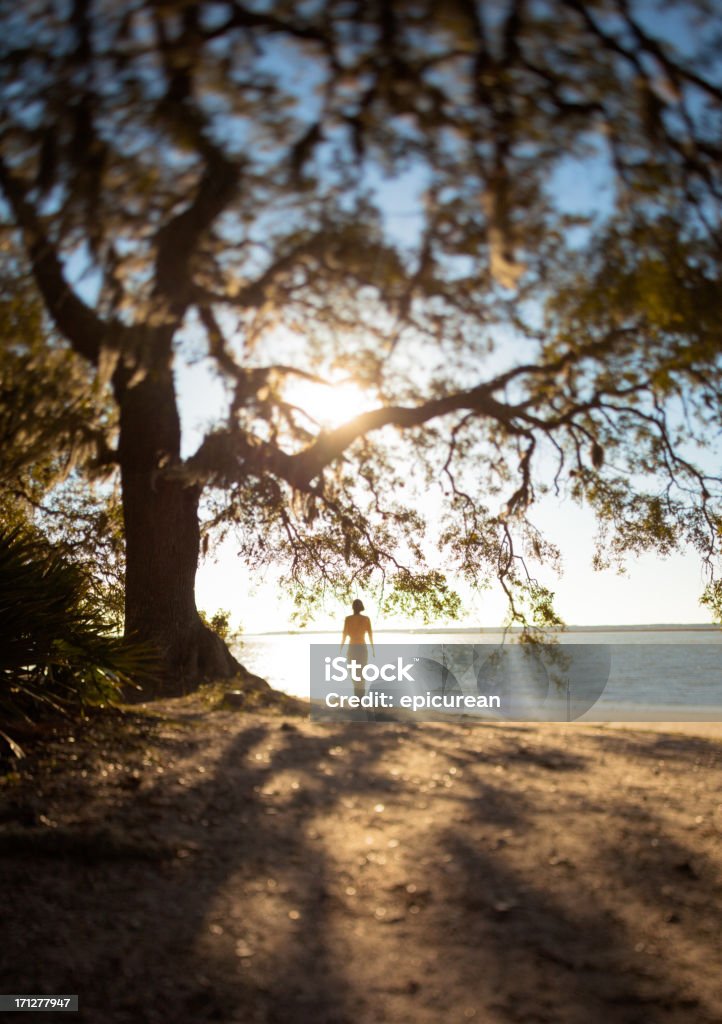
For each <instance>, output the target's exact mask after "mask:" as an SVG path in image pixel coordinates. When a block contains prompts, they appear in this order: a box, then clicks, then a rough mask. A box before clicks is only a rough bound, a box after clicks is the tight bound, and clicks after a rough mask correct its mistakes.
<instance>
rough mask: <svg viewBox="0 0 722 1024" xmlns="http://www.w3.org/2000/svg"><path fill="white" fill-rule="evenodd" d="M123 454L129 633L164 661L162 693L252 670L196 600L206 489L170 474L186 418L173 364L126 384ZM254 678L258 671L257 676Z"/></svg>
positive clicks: (122, 414) (122, 412)
mask: <svg viewBox="0 0 722 1024" xmlns="http://www.w3.org/2000/svg"><path fill="white" fill-rule="evenodd" d="M119 454H120V466H121V480H122V488H123V515H124V520H125V543H126V591H125V628H126V635H127V636H129V637H130V636H133V637H137V638H138V639H140V640H143V641H146V642H148V643H150V644H151V645H152V646H153V647H154V648H155V649H156V650H157V652H158V654H159V656H160V659H161V666H162V675H161V680H160V684H159V686H158V692H160V693H163V694H179V693H187V692H188V691H190V690H192V689H193V688H194V687H195V686H197V685H198V684H199V683H200V682H202V681H203V680H207V679H225V678H230V677H232V676H235V675H240V676H241V677H242V678H243V679H248V678H249V674H248V673H247V672H246V670H245V669H244V668H243V667H242V666H241V665H240V664H239V663H238V662H237V661H236V659H235V658H234V657H233V655H232V654H231V653H230V651H229V650H228V648H227V647H226V645H225V643H224V642H223V641H222V640H221V639H220V637H218V636H217V635H216V634H215V633H213V632H212V630H210V629H208V627H207V626H205V625H204V624H203V622H202V621H201V619H200V616H199V615H198V611H197V609H196V603H195V576H196V569H197V566H198V556H199V547H200V528H199V522H198V503H199V500H200V488H199V487H197V486H187V485H184V484H183V483H182V482H181V481H179V480H173V479H167V478H166V477H165V475H164V473H163V467H164V466H168V465H173V464H174V463H177V461H178V458H179V455H180V423H179V418H178V411H177V408H176V400H175V389H174V386H173V378H172V373H171V370H170V368H167V367H164V368H162V369H161V370H151V371H149V372H148V373H147V374H146V376H145V377H144V378H143V380H142V381H140V382H139V383H137V384H135V385H129V386H127V387H126V388H124V390H123V394H122V401H121V402H120V439H119ZM251 678H253V679H256V678H257V677H251Z"/></svg>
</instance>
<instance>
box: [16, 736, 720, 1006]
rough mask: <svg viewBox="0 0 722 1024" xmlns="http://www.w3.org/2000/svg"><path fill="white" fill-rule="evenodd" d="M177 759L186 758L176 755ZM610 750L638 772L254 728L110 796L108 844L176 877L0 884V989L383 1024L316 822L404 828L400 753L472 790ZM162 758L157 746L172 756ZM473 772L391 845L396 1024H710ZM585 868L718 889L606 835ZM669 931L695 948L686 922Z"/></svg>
mask: <svg viewBox="0 0 722 1024" xmlns="http://www.w3.org/2000/svg"><path fill="white" fill-rule="evenodd" d="M462 738H463V737H462ZM186 739H187V737H186ZM186 739H184V740H183V742H182V743H181V742H180V741H179V749H180V748H181V747H182V748H183V750H184V752H185V753H186V754H187V753H188V747H187V744H186ZM605 739H607V740H609V741H610V742H608V743H607V749H608V751H609V752H610V754H614V755H617V754H618V755H620V756H628V755H629V754H630V753H631V754H633V755H634V756H637V755H636V751H635V744H637V745H640V741H639V740H638V739H637V738H636V737H634V736H632V737H630V739H629V740H622V741H621V746H615V744H618V743H619V742H620V741H619V740H618V737H616V736H614V737H613V736H609V737H599V738H598V737H597V736H596V735H595V736H594V737H593V739H592V738H590V737H587V739H586V740H585V741H584V742H580V744H579V746H580V748H581V752H579V751H576V752H572V751H568V750H566V749H563V748H559V747H558V746H555V745H554V744H548V743H545V742H544V741H543V740H542V739H541V737H539V736H538V735H536V736H535V737H533V742H532V744H531V746H520V745H519V738H518V736H516V735H508V736H507V735H500V734H499V733H498V732H497V733H496V739H495V746H494V749H490V750H474V749H470V750H463V749H458V747H457V748H455V749H454V750H453V751H449V750H445V751H444V753H443V759H439V758H434V759H433V761H432V759H431V757H430V755H431V753H432V752H433V751H434V750H435V747H434V737H433V735H431V734H430V735H429V736H428V737H427V736H426V735H421V731H420V730H411V729H409V728H407V727H406V726H403V725H396V724H388V725H383V726H378V725H377V726H365V725H355V724H347V725H334V726H330V725H327V726H326V727H325V728H324V730H323V732H322V734H320V735H319V734H318V733H317V732H314V733H311V734H307V733H306V732H305V731H304V728H303V727H299V728H296V727H295V726H293V725H290V724H289V723H284V724H281V725H279V723H278V721H277V720H274V719H272V718H264V719H261V718H259V719H258V720H257V721H255V722H253V723H252V724H249V725H248V726H247V727H245V728H243V729H242V730H241V731H240V732H239V733H238V735H237V736H236V737H235V738H233V739H232V740H230V741H229V742H228V744H227V746H226V748H225V750H224V752H223V754H222V756H221V758H220V759H219V761H218V762H217V763H216V764H215V765H213V767H212V769H210V770H208V771H207V772H205V773H204V774H198V775H197V776H196V779H195V781H194V782H193V784H191V785H186V786H185V787H181V786H180V785H179V782H178V780H177V779H174V778H171V776H170V774H169V775H167V776H165V777H162V778H161V779H159V780H157V781H156V782H155V783H154V784H153V785H152V786H150V787H149V788H148V789H147V790H141V791H139V792H138V793H135V794H132V793H124V794H123V795H122V797H120V798H119V802H118V805H117V808H116V810H115V811H114V812H113V815H112V819H113V820H112V824H114V825H115V827H117V828H122V827H126V828H127V829H129V830H131V829H132V830H137V829H138V828H140V827H145V828H146V829H147V831H148V832H149V833H150V834H151V835H158V836H161V837H162V838H163V840H164V842H165V844H166V846H167V847H169V848H170V849H172V850H175V854H174V855H173V856H172V857H169V858H166V859H160V860H158V861H156V862H152V863H150V864H147V863H142V862H140V861H136V860H132V859H130V860H126V861H117V862H111V861H108V860H106V859H103V858H102V857H101V858H96V859H95V860H92V859H91V860H88V861H86V862H83V861H78V860H77V859H73V858H68V859H65V860H62V859H61V860H58V861H55V862H53V863H52V867H51V868H50V869H48V867H47V861H46V862H45V864H46V867H43V866H42V864H41V863H39V862H38V861H37V860H34V859H32V860H30V861H29V862H26V863H23V862H21V861H19V860H11V861H9V862H6V863H5V864H4V865H3V866H4V867H7V868H8V870H7V872H6V878H7V885H8V898H7V900H6V904H5V913H4V915H3V916H4V921H3V937H4V941H5V948H6V951H7V952H8V953H12V956H8V960H7V963H8V965H10V960H11V959H12V961H13V963H12V964H11V965H10V966H11V969H12V971H14V972H15V973H11V971H9V969H8V967H6V968H4V969H2V970H0V984H2V985H3V986H4V990H5V991H19V990H21V989H24V990H25V991H36V992H59V991H64V992H68V991H74V992H78V993H79V995H80V997H81V1014H80V1019H81V1020H87V1021H89V1022H92V1024H95V1022H96V1021H103V1022H107V1024H166V1022H168V1024H170V1022H173V1024H175V1022H178V1024H186V1022H187V1024H196V1022H198V1024H203V1022H206V1021H221V1022H227V1024H232V1022H238V1024H240V1022H244V1024H246V1022H248V1024H254V1022H259V1024H289V1022H293V1024H296V1022H298V1024H307V1022H308V1024H311V1022H312V1021H313V1022H314V1024H316V1022H320V1024H324V1022H326V1024H359V1022H361V1021H363V1022H364V1024H366V1022H369V1024H370V1022H371V1021H373V1022H374V1024H376V1021H377V1020H382V1019H384V1016H385V1014H382V1015H381V1016H379V1011H378V998H379V997H378V996H372V995H369V996H368V997H367V993H365V992H364V991H363V990H362V988H361V987H360V985H359V983H358V979H357V977H356V964H355V962H354V958H353V952H352V949H353V942H354V936H353V935H342V934H341V931H343V929H344V927H345V925H346V924H348V923H349V920H348V918H344V911H343V899H342V893H341V889H342V887H343V885H344V880H343V871H341V873H340V872H339V863H338V857H336V856H334V851H333V850H332V849H329V848H328V847H325V846H324V844H323V843H322V842H321V841H320V837H319V833H318V829H317V827H316V819H319V820H321V819H322V820H324V821H328V820H329V819H333V820H334V821H335V822H337V823H338V827H339V828H340V827H341V825H342V821H343V814H344V812H345V808H346V806H347V804H348V803H349V802H354V801H355V802H357V803H358V802H360V801H367V802H368V804H369V806H371V805H372V804H373V803H375V802H376V801H378V800H379V795H380V794H384V796H385V798H386V799H388V800H389V802H391V801H397V802H398V804H399V814H402V812H403V810H404V808H405V807H409V809H410V805H411V803H412V801H413V799H414V798H415V794H414V792H413V791H412V790H411V789H410V786H409V783H408V782H407V781H405V780H404V778H403V776H396V777H394V776H392V775H390V774H389V771H388V763H389V759H390V758H392V757H393V756H394V754H395V752H396V749H397V746H398V744H399V742H400V741H403V742H409V741H410V742H412V744H413V751H414V754H415V755H418V754H419V753H420V754H421V756H422V758H423V755H424V752H426V753H428V754H429V761H428V764H429V774H430V775H431V774H432V773H433V772H434V771H435V770H436V768H435V767H434V766H435V765H436V767H440V763H439V762H440V760H443V763H444V765H446V766H453V767H457V768H458V769H459V770H461V771H462V772H463V773H464V777H465V778H466V776H467V775H468V774H469V770H470V768H471V767H472V766H473V764H474V763H475V762H476V763H478V764H480V765H481V766H482V769H485V768H491V766H492V764H493V763H495V762H497V761H499V760H504V761H505V762H506V763H507V764H508V765H510V766H511V767H512V769H513V768H518V769H520V770H521V769H524V768H525V767H527V766H528V767H529V768H530V769H531V776H530V777H531V778H532V780H533V778H538V779H539V780H540V781H543V780H546V779H553V778H555V776H557V773H558V777H559V779H560V780H566V779H573V778H574V777H575V774H579V775H580V776H581V775H582V774H583V773H585V772H588V771H590V770H591V769H592V768H593V766H594V751H595V749H598V748H599V742H598V740H605ZM183 744H186V745H185V746H183ZM625 744H626V745H627V746H626V747H625ZM472 745H473V744H472ZM641 746H644V747H646V746H647V744H646V742H642V743H641ZM650 746H651V745H650ZM173 750H174V742H173V741H172V740H169V741H168V745H167V751H168V754H169V756H171V755H172V753H173ZM421 764H422V767H423V764H424V762H423V760H422V762H421ZM471 774H472V782H471V783H470V784H468V785H465V787H464V788H463V790H460V791H459V792H455V791H451V790H443V789H434V790H432V791H430V792H429V793H425V794H424V798H425V800H426V801H428V803H430V804H431V808H430V812H429V813H430V817H431V819H432V820H431V825H430V826H429V827H428V828H427V830H426V831H425V832H424V833H419V835H417V836H414V835H413V834H410V833H411V828H412V826H411V825H409V824H406V823H405V820H404V824H403V828H405V829H406V832H403V830H402V826H400V833H399V834H400V835H401V836H402V838H403V839H405V840H406V839H408V841H409V846H410V848H411V850H410V852H409V854H408V855H407V856H408V858H409V874H410V876H411V877H413V878H414V879H417V880H418V879H421V880H422V882H421V884H419V885H418V886H417V887H415V891H413V892H411V891H410V890H411V889H412V888H414V887H410V886H408V887H404V886H402V887H401V889H400V890H399V894H398V899H399V901H400V902H403V904H404V908H403V910H402V912H401V913H400V915H399V921H398V924H396V925H393V926H392V927H393V928H395V929H396V931H394V932H388V931H387V932H386V933H385V934H386V935H391V936H392V938H391V939H389V940H387V947H389V948H393V949H395V950H396V956H397V962H395V963H394V965H393V968H392V967H391V965H390V966H389V973H392V971H393V974H394V976H395V977H396V978H397V981H398V985H397V988H398V991H396V994H395V995H393V1000H394V1003H393V1009H392V1010H389V1014H388V1019H390V1020H394V1021H397V1022H399V1024H401V1022H404V1024H405V1022H406V1021H422V1022H424V1024H426V1022H427V1021H431V1022H435V1021H436V1020H440V1019H449V1020H454V1021H456V1020H462V1019H464V1017H463V1013H464V1012H466V1011H467V1010H474V1011H475V1013H476V1019H481V1020H493V1021H495V1022H497V1021H498V1022H504V1024H506V1022H514V1021H518V1022H522V1021H523V1022H528V1024H534V1022H536V1024H540V1022H547V1024H577V1022H578V1024H682V1022H684V1024H687V1021H689V1020H690V1019H691V1018H690V1017H689V1013H690V1012H691V1011H692V1010H694V1014H695V1017H694V1019H695V1024H696V1022H697V1021H699V1022H702V1021H707V1020H710V1021H711V1020H712V1019H713V1014H712V1011H711V1009H710V1008H709V1007H708V1006H707V1004H706V1003H705V1002H704V1000H699V1001H698V1002H697V1003H695V1002H694V1001H693V1000H692V999H691V997H689V996H688V995H685V993H684V992H683V991H682V990H681V989H680V987H679V986H678V985H675V984H674V983H673V982H671V981H670V980H669V979H666V978H664V977H663V976H662V975H660V970H659V969H655V968H654V966H652V967H650V963H649V961H648V960H647V959H646V958H645V956H644V954H642V953H640V952H637V951H636V950H635V946H636V945H637V944H638V935H637V934H635V932H634V929H630V927H629V925H628V924H625V921H624V920H623V919H622V918H621V917H620V916H619V915H618V914H617V915H613V914H610V913H609V912H608V910H607V909H606V906H605V902H604V900H603V899H602V898H601V897H593V896H592V895H591V894H590V893H589V892H588V890H587V886H586V882H585V879H584V878H583V877H578V876H576V875H575V874H574V868H573V866H565V865H564V864H559V865H556V866H555V867H552V866H551V865H550V864H549V863H547V862H546V861H544V862H543V863H540V864H539V865H534V864H532V863H530V862H529V860H528V858H527V859H525V858H524V856H523V848H524V844H525V843H526V844H527V845H528V846H529V848H534V845H535V840H537V839H539V836H538V835H535V830H537V831H538V830H540V829H541V830H544V829H545V828H546V826H547V822H546V821H544V822H542V823H541V824H540V823H539V818H538V814H537V813H536V807H535V802H534V792H533V789H532V790H531V791H527V792H522V791H521V790H520V789H519V788H518V787H517V786H516V785H515V784H512V785H510V784H509V783H508V782H507V777H505V776H494V775H492V774H491V772H490V773H489V774H488V775H484V774H482V773H471ZM169 787H170V788H171V789H172V790H173V791H172V793H169ZM582 806H583V805H581V804H580V807H582ZM615 807H616V808H617V810H618V812H619V820H620V822H621V823H629V822H633V823H634V825H633V827H634V828H635V830H636V833H637V835H638V836H640V837H641V836H642V834H643V833H644V832H645V830H649V834H650V836H651V835H653V834H654V835H658V834H659V832H660V830H661V829H663V825H662V824H661V823H660V822H659V821H657V820H656V818H655V815H654V812H653V810H650V809H649V808H645V807H643V806H641V805H640V804H639V803H638V802H637V801H634V800H631V799H629V798H628V796H627V795H625V794H624V793H620V795H619V797H618V798H617V799H616V800H615ZM402 817H403V814H402ZM577 827H581V826H580V825H577ZM502 829H506V830H508V831H509V832H513V838H512V839H510V840H509V844H511V849H510V848H508V846H505V845H504V843H502V842H500V841H499V840H498V838H497V839H495V838H494V837H498V835H499V833H500V830H502ZM645 834H646V833H645ZM544 840H545V842H544V843H541V842H537V843H536V847H537V848H542V847H543V846H544V845H545V843H546V845H548V837H547V836H546V834H544ZM515 844H516V845H515ZM596 856H597V859H598V862H599V865H600V868H601V870H602V871H605V872H606V873H607V874H608V876H609V883H608V884H609V885H610V886H616V887H618V888H620V889H621V890H623V891H624V893H625V894H627V895H628V897H629V899H630V900H634V901H637V902H638V903H639V904H640V905H643V906H645V907H654V904H655V898H657V899H658V895H657V896H655V894H658V891H659V890H660V889H661V888H662V887H663V886H664V885H670V884H674V883H675V882H676V883H678V884H679V885H680V886H682V887H685V886H686V887H687V888H688V889H689V890H690V891H693V890H694V887H695V885H696V883H697V880H696V879H695V878H694V877H693V876H692V875H690V876H689V877H687V874H686V873H689V872H692V873H697V872H699V873H701V876H702V877H703V878H704V879H707V878H711V877H712V872H713V870H714V866H713V865H712V864H711V863H710V864H708V863H707V862H706V861H701V860H700V858H699V856H695V857H694V858H693V856H692V854H691V852H690V851H689V850H688V849H687V848H685V847H684V845H683V844H681V843H679V842H677V846H676V848H675V849H674V850H673V851H672V852H671V854H670V857H671V859H670V858H667V859H665V860H664V862H662V861H660V862H657V861H656V859H655V857H654V856H650V857H649V858H648V860H647V861H646V862H645V865H644V867H645V870H644V871H642V872H640V871H639V865H638V864H636V865H634V864H631V863H629V862H627V861H626V860H625V849H624V848H619V847H618V846H616V845H615V837H614V836H612V835H610V836H609V837H608V838H606V839H604V840H603V841H599V840H598V839H597V849H596ZM685 864H686V865H687V867H685V866H684V865H685ZM675 865H679V867H677V866H675ZM553 871H554V872H557V874H554V875H553V877H552V874H551V873H552V872H553ZM670 871H671V872H672V876H671V879H672V880H671V881H670ZM559 872H561V874H559ZM676 876H679V877H676ZM29 885H32V886H33V887H34V889H35V890H36V895H35V899H34V903H33V906H34V907H36V908H38V907H39V908H40V910H41V911H42V910H43V908H45V913H42V912H41V913H39V914H38V913H36V915H35V916H34V918H33V919H32V920H29V919H28V917H27V915H24V913H23V893H24V892H25V891H27V887H28V886H29ZM424 889H426V890H428V891H426V893H424V891H423V890H424ZM407 912H408V913H409V914H414V915H415V917H414V921H413V922H412V921H411V918H410V917H409V918H406V917H405V916H404V915H405V914H406V913H407ZM412 924H413V928H412ZM371 926H372V927H371V940H369V938H368V936H367V937H366V939H365V945H364V946H363V947H362V948H363V949H365V950H366V953H367V954H368V948H369V945H368V944H369V941H373V934H374V933H373V922H371ZM679 927H680V930H681V931H683V933H684V934H688V935H690V936H694V937H695V939H696V940H698V941H699V940H700V936H699V934H698V933H697V932H695V931H694V927H693V923H692V922H691V921H686V920H683V921H680V923H679ZM684 929H687V930H686V931H684ZM419 934H420V935H421V940H420V941H419ZM702 941H706V940H704V937H702ZM412 942H413V943H415V945H414V947H413V949H412V946H411V943H412ZM389 943H390V946H389ZM350 950H351V952H350ZM412 953H413V957H416V958H417V959H419V958H420V960H421V964H422V965H421V967H420V968H419V967H418V965H417V966H412V965H411V960H412V958H413V957H412ZM20 964H22V965H23V966H22V969H21V970H20V968H19V965H20ZM18 971H20V973H19V974H18ZM425 972H428V974H429V980H428V981H427V978H426V974H425ZM419 975H420V977H419ZM447 989H448V995H447V996H446V1004H444V998H445V991H446V990H447ZM452 993H453V994H452ZM459 993H462V996H459ZM467 995H468V998H467ZM389 998H391V997H389ZM374 1000H375V1001H374ZM459 1000H461V1001H459ZM685 1000H686V1001H685ZM8 1019H12V1017H11V1018H8ZM18 1019H21V1018H19V1017H18ZM22 1019H24V1018H22ZM50 1019H52V1015H51V1018H50Z"/></svg>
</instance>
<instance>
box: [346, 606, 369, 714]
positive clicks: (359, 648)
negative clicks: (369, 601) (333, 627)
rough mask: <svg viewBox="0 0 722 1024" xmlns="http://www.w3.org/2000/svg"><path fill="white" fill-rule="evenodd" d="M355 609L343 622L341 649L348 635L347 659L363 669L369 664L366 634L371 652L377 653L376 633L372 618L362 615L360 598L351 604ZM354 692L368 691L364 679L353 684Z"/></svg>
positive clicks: (359, 695)
mask: <svg viewBox="0 0 722 1024" xmlns="http://www.w3.org/2000/svg"><path fill="white" fill-rule="evenodd" d="M351 608H352V609H353V615H347V616H346V619H345V621H344V624H343V635H342V637H341V650H343V645H344V644H345V643H346V637H348V650H347V652H346V660H347V661H348V662H349V663H350V662H352V661H355V662H356V664H357V665H360V666H361V668H360V669H359V671H362V670H363V667H364V666H365V665H367V664H368V660H369V651H368V647H367V646H366V636H367V635H368V638H369V643H370V644H371V653H372V654H376V651H375V650H374V635H373V630H372V629H371V619H370V618H369V617H368V615H362V614H361V612H362V611H363V610H364V606H363V601H359V599H358V598H356V600H355V601H354V602H353V604H352V605H351ZM353 692H354V693H355V694H356V696H357V697H363V695H364V693H365V692H366V690H365V686H364V682H363V680H362V679H361V680H359V682H357V683H356V682H355V683H354V684H353Z"/></svg>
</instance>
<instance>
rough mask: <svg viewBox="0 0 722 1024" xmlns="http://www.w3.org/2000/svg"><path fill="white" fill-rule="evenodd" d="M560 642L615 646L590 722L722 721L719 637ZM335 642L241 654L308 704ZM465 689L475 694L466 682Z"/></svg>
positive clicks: (404, 639)
mask: <svg viewBox="0 0 722 1024" xmlns="http://www.w3.org/2000/svg"><path fill="white" fill-rule="evenodd" d="M502 639H503V634H502V633H501V632H498V633H496V632H478V631H476V632H472V631H469V632H456V631H448V632H438V633H427V632H423V631H399V632H386V633H384V632H379V633H377V634H376V646H377V648H378V647H380V646H381V645H392V644H393V645H398V644H403V645H405V646H408V645H416V644H418V645H424V646H427V645H429V646H432V645H433V647H434V649H435V650H437V651H438V650H440V649H441V646H442V645H443V647H444V648H445V649H447V651H448V648H449V645H466V647H467V648H468V647H469V645H474V646H477V645H494V646H497V647H498V646H499V645H500V644H501V642H502ZM510 639H511V640H512V642H513V636H512V637H509V636H508V637H507V641H506V642H507V643H509V641H510ZM558 639H559V642H560V643H561V644H563V645H566V644H572V645H573V644H585V645H591V644H593V645H605V646H610V647H611V651H610V654H611V667H610V670H609V677H608V680H607V683H606V686H605V688H604V691H603V693H602V695H601V697H600V698H599V700H598V701H597V702H596V704H595V705H594V707H592V708H591V710H590V711H588V712H586V713H585V714H584V719H585V720H599V721H614V720H632V721H633V720H637V721H639V720H645V719H649V720H666V721H684V720H698V719H707V720H710V719H712V720H722V631H718V630H715V629H711V628H705V627H696V628H688V629H685V628H682V627H667V628H664V629H653V628H650V629H640V628H634V629H631V628H627V629H612V628H610V629H609V630H601V629H595V630H589V631H586V630H581V629H576V630H574V631H573V632H568V633H564V634H561V635H560V636H559V637H558ZM338 642H339V635H338V633H336V632H334V633H303V634H292V633H289V634H274V635H270V634H259V635H255V636H247V637H245V638H244V640H243V644H242V646H241V648H240V649H239V650H238V651H237V655H238V657H239V659H240V660H241V661H242V663H243V664H244V665H245V666H246V668H248V669H249V670H250V671H251V672H254V673H256V674H257V675H259V676H262V677H263V678H264V679H267V680H268V681H269V682H270V683H271V685H272V686H273V687H275V688H276V689H278V690H282V691H284V692H285V693H288V694H291V695H293V696H296V697H300V698H303V699H308V696H309V688H310V673H309V665H310V657H309V648H310V644H329V645H334V648H335V651H337V650H338V646H337V645H338ZM450 653H451V654H452V658H453V652H450ZM462 653H463V652H462V651H461V649H460V651H459V654H460V655H461V654H462ZM570 653H571V652H570ZM434 656H435V655H434ZM467 660H468V659H467ZM462 689H466V690H467V691H469V692H470V690H469V684H468V682H467V683H464V684H462ZM562 717H564V716H562ZM573 717H576V716H573Z"/></svg>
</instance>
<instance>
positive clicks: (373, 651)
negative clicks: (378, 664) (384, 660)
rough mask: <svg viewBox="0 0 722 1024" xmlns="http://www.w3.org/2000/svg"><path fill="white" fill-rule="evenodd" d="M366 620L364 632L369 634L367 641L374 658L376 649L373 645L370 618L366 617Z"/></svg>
mask: <svg viewBox="0 0 722 1024" xmlns="http://www.w3.org/2000/svg"><path fill="white" fill-rule="evenodd" d="M366 622H367V623H368V626H367V627H366V632H367V633H368V635H369V642H370V644H371V653H372V654H373V656H374V658H375V657H376V649H375V647H374V631H373V630H372V629H371V619H366Z"/></svg>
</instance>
